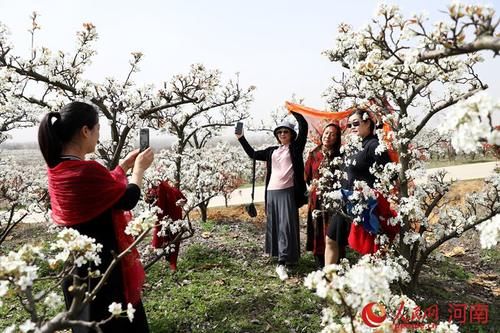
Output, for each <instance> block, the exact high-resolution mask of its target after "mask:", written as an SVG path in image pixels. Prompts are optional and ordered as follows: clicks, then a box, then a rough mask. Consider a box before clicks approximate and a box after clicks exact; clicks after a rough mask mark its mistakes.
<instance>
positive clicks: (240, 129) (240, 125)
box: [234, 121, 243, 135]
mask: <svg viewBox="0 0 500 333" xmlns="http://www.w3.org/2000/svg"><path fill="white" fill-rule="evenodd" d="M242 133H243V123H242V122H241V121H238V122H237V123H236V126H235V127H234V134H236V135H241V134H242Z"/></svg>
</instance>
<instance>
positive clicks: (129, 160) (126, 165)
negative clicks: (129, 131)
mask: <svg viewBox="0 0 500 333" xmlns="http://www.w3.org/2000/svg"><path fill="white" fill-rule="evenodd" d="M137 155H139V149H135V150H132V151H131V152H130V153H128V154H127V156H125V158H124V159H123V161H122V162H121V163H120V167H121V168H122V169H123V171H125V173H127V171H128V170H129V169H130V168H132V167H133V166H134V163H135V159H136V158H137Z"/></svg>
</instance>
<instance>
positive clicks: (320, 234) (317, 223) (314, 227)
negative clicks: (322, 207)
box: [306, 209, 329, 256]
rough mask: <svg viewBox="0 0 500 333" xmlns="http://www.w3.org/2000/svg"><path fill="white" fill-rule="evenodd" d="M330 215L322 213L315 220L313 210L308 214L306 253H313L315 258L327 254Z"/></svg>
mask: <svg viewBox="0 0 500 333" xmlns="http://www.w3.org/2000/svg"><path fill="white" fill-rule="evenodd" d="M328 222H329V218H328V215H324V213H321V214H319V215H318V217H317V218H313V216H312V210H311V209H310V210H309V211H308V212H307V241H306V251H312V253H313V255H315V256H323V255H324V254H325V236H326V231H327V229H328Z"/></svg>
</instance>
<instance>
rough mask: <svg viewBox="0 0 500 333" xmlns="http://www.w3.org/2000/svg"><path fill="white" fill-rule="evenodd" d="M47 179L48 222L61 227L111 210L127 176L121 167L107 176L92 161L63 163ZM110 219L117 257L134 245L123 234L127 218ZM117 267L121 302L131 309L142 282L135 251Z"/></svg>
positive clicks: (115, 215)
mask: <svg viewBox="0 0 500 333" xmlns="http://www.w3.org/2000/svg"><path fill="white" fill-rule="evenodd" d="M48 178H49V195H50V203H51V206H52V218H53V219H54V221H55V223H56V224H58V225H60V226H64V227H71V226H74V225H77V224H80V223H85V222H88V221H90V220H92V219H94V218H96V217H98V216H99V215H101V214H102V213H104V212H105V211H107V210H109V209H112V207H113V206H114V205H115V204H116V203H117V202H118V200H119V199H120V198H121V197H122V196H123V194H124V193H125V190H126V187H127V176H126V175H125V173H124V172H123V169H122V168H121V167H117V168H116V169H114V170H113V171H111V172H110V171H109V170H108V169H106V168H105V167H104V166H102V165H101V164H99V163H97V162H95V161H75V160H70V161H63V162H61V163H59V164H58V165H57V166H55V167H54V168H49V169H48ZM112 219H113V228H114V231H115V237H116V241H117V245H118V249H117V250H118V252H119V253H121V252H123V251H124V250H125V249H127V248H128V247H129V246H130V244H132V242H133V241H134V238H133V237H132V236H130V235H126V234H125V232H124V231H125V227H126V226H127V223H128V222H129V221H130V220H131V214H130V213H129V212H125V211H122V210H117V209H113V210H112ZM120 265H121V268H122V278H123V287H124V294H125V301H126V302H127V303H132V304H134V305H135V304H137V303H138V302H139V301H140V299H141V290H142V285H143V283H144V278H145V273H144V269H143V267H142V264H141V262H140V259H139V253H138V251H137V249H136V248H134V249H132V251H131V252H130V253H129V254H127V255H126V256H124V257H123V258H122V260H121V262H120Z"/></svg>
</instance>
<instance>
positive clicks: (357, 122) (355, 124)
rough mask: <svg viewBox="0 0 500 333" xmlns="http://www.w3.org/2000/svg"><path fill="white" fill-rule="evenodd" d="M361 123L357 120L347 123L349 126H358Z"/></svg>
mask: <svg viewBox="0 0 500 333" xmlns="http://www.w3.org/2000/svg"><path fill="white" fill-rule="evenodd" d="M359 124H360V122H359V121H357V120H356V121H353V122H352V123H349V124H347V128H351V127H358V126H359Z"/></svg>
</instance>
